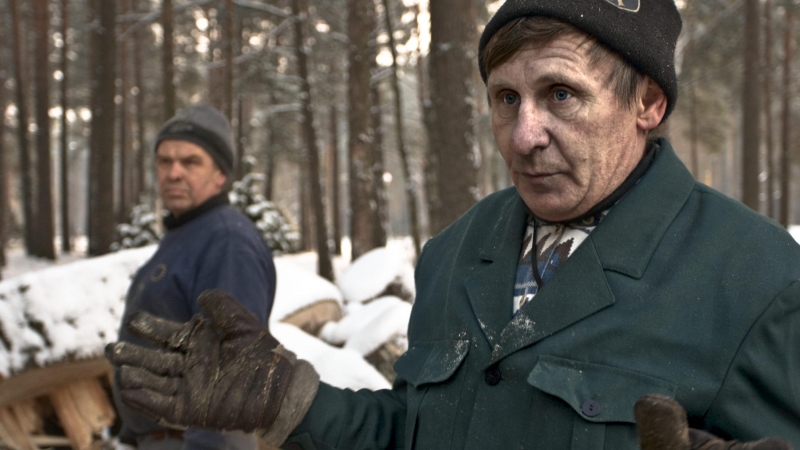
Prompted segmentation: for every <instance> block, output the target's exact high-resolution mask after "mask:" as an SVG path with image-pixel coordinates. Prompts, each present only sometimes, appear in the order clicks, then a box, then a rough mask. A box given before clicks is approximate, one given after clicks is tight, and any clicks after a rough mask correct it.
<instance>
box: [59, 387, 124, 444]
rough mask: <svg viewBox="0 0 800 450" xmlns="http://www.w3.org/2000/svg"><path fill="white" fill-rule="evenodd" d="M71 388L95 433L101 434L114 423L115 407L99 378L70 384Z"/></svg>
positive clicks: (79, 407)
mask: <svg viewBox="0 0 800 450" xmlns="http://www.w3.org/2000/svg"><path fill="white" fill-rule="evenodd" d="M70 390H71V393H72V398H73V399H74V400H75V403H76V404H77V405H78V409H79V410H80V412H81V414H82V415H83V418H84V421H86V423H87V424H89V426H90V427H91V429H92V433H93V434H99V433H100V432H101V431H102V430H103V428H105V427H108V426H111V424H113V423H114V417H116V413H115V412H114V407H113V406H112V405H111V401H110V400H109V399H108V395H106V391H105V390H104V389H103V386H101V385H100V382H99V381H98V380H97V378H90V379H86V380H81V381H77V382H75V383H73V384H71V385H70Z"/></svg>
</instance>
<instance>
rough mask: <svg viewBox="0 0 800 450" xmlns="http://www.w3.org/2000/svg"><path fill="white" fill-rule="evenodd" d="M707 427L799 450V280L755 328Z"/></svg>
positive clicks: (713, 406) (708, 416) (711, 410)
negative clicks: (779, 440)
mask: <svg viewBox="0 0 800 450" xmlns="http://www.w3.org/2000/svg"><path fill="white" fill-rule="evenodd" d="M705 427H706V428H707V429H708V430H709V431H711V432H712V433H714V434H717V435H720V436H724V437H727V438H735V439H739V440H756V439H760V438H763V437H766V436H772V437H779V438H783V439H786V440H788V441H789V442H791V443H792V444H793V445H794V447H795V448H800V281H796V282H794V283H793V284H791V285H790V286H789V287H788V288H786V289H785V290H784V291H783V292H781V293H780V294H779V295H778V296H777V297H775V299H773V301H772V302H771V303H770V305H769V306H768V307H767V309H766V310H765V311H764V312H763V313H762V315H761V317H759V319H758V320H757V321H756V322H755V323H754V324H753V326H752V328H751V329H750V331H749V332H748V334H747V336H746V337H745V339H744V341H743V342H742V344H741V346H740V348H739V350H738V351H737V353H736V356H735V357H734V359H733V362H732V364H731V366H730V368H729V369H728V373H727V375H726V376H725V379H724V381H723V383H722V386H721V388H720V390H719V392H718V393H717V396H716V398H715V399H714V401H713V403H712V404H711V407H710V408H709V411H708V413H707V414H706V418H705Z"/></svg>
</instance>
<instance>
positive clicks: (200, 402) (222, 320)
mask: <svg viewBox="0 0 800 450" xmlns="http://www.w3.org/2000/svg"><path fill="white" fill-rule="evenodd" d="M198 303H199V304H200V307H201V308H202V310H203V311H204V312H205V314H206V315H207V316H208V318H209V320H205V319H204V318H203V317H202V316H201V315H199V314H197V315H195V316H194V317H193V318H192V319H191V320H190V321H189V322H187V323H185V324H179V323H176V322H171V321H168V320H164V319H161V318H158V317H155V316H153V315H150V314H148V313H146V312H139V313H136V314H134V315H133V316H131V318H130V320H129V321H128V323H127V326H128V328H129V329H130V331H131V332H132V333H133V334H135V335H136V336H139V337H141V338H143V339H145V340H148V341H151V342H154V343H156V344H159V345H161V346H162V347H163V349H160V350H153V349H148V348H144V347H141V346H137V345H135V344H131V343H129V342H117V343H115V344H109V345H108V346H107V347H106V356H107V357H108V359H109V360H111V362H112V363H113V364H114V365H115V366H118V367H119V372H118V377H119V380H118V382H119V386H120V393H121V397H122V401H123V402H125V404H126V405H128V406H129V407H131V408H133V409H134V410H136V411H138V412H141V413H143V414H145V415H148V416H150V417H153V418H154V419H156V420H158V421H159V422H160V423H162V424H164V425H170V426H180V427H196V428H211V429H217V430H243V431H245V432H251V431H254V430H255V429H262V430H267V429H269V427H270V426H271V425H272V424H273V422H274V421H275V418H276V416H277V415H278V412H279V411H280V409H281V404H282V402H283V399H284V397H285V396H286V392H287V389H288V387H289V384H290V381H291V378H292V373H293V368H292V364H291V363H290V361H288V360H287V359H286V358H285V357H284V356H282V355H280V354H278V353H276V352H275V351H274V350H275V349H276V347H278V345H279V343H278V341H277V340H275V338H274V337H272V335H271V334H270V333H269V330H268V329H267V328H266V327H264V326H263V325H261V323H260V322H259V320H258V319H257V318H256V317H255V316H254V315H253V314H252V313H251V312H250V311H249V310H248V309H247V308H245V307H244V306H243V305H242V304H241V303H239V302H238V301H237V300H236V299H235V298H233V297H232V296H230V295H228V294H226V293H224V292H222V291H219V290H211V291H205V292H203V294H201V295H200V298H199V299H198Z"/></svg>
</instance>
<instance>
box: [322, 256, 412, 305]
mask: <svg viewBox="0 0 800 450" xmlns="http://www.w3.org/2000/svg"><path fill="white" fill-rule="evenodd" d="M337 284H338V286H339V289H341V291H342V294H343V295H344V298H345V300H346V301H347V303H366V302H369V301H371V300H374V299H376V298H378V297H381V296H386V295H393V296H395V297H400V298H402V299H403V300H406V301H408V302H411V303H413V302H414V296H415V294H416V291H415V289H414V266H412V265H411V262H410V261H409V259H408V255H406V254H404V253H401V252H400V251H397V250H394V249H391V248H386V247H380V248H376V249H373V250H370V251H369V252H367V253H365V254H363V255H361V257H360V258H358V259H356V260H355V261H353V263H352V264H351V265H350V267H348V268H347V269H346V270H345V271H344V273H342V276H340V277H339V279H338V280H337Z"/></svg>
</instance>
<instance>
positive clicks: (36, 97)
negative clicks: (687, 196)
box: [0, 0, 800, 279]
mask: <svg viewBox="0 0 800 450" xmlns="http://www.w3.org/2000/svg"><path fill="white" fill-rule="evenodd" d="M500 3H501V2H492V1H479V0H435V1H431V2H428V1H427V0H163V1H157V0H0V266H2V265H4V264H5V263H6V249H7V248H11V247H14V246H16V247H20V246H21V247H24V249H25V252H26V253H27V254H28V255H31V256H36V257H41V258H47V259H55V258H56V257H57V256H58V255H59V254H63V253H69V252H76V251H77V252H86V254H87V255H90V256H94V255H101V254H104V253H107V252H109V251H110V250H111V247H112V243H113V242H114V240H115V239H116V238H117V237H115V233H116V232H117V231H116V230H117V226H118V225H119V224H122V223H126V222H130V220H131V217H130V215H131V213H132V211H134V210H135V209H136V206H137V205H140V206H141V205H143V206H144V207H146V209H148V210H151V211H159V208H160V206H159V205H158V202H157V188H156V186H155V179H154V168H153V162H152V156H153V147H152V142H153V139H154V137H155V134H156V133H157V132H158V130H159V128H160V127H161V125H162V124H163V122H164V121H165V120H167V119H168V118H170V117H172V116H173V115H174V114H175V112H176V111H177V110H179V109H180V108H183V107H185V106H188V105H190V104H193V103H197V102H202V103H207V104H211V105H213V106H215V107H217V108H219V109H220V110H221V111H223V113H224V114H226V115H227V116H228V117H229V118H230V120H231V123H232V125H233V131H234V139H235V143H236V147H237V148H236V159H237V169H236V173H235V174H234V178H235V179H239V178H241V177H243V176H244V175H246V174H247V173H253V172H254V173H258V174H261V175H260V180H261V182H260V185H259V190H260V193H261V194H262V195H263V197H265V198H266V199H267V200H269V201H271V202H273V203H274V204H275V205H277V208H278V209H279V210H281V211H283V212H284V214H285V216H286V217H287V218H288V219H289V221H290V222H291V223H292V224H293V225H294V226H295V227H296V229H297V231H298V232H299V235H300V241H299V246H298V248H297V249H298V250H315V251H316V252H317V253H318V255H319V258H318V271H319V273H320V274H321V275H322V276H325V277H326V278H329V279H332V277H333V271H332V268H331V263H330V261H331V258H332V255H336V254H341V252H342V242H343V241H346V242H349V245H348V246H347V247H346V248H345V251H346V250H347V249H348V248H349V250H350V252H351V254H350V255H349V256H351V257H352V258H353V259H355V258H356V257H358V256H359V255H361V254H364V253H365V252H367V251H369V250H370V249H372V248H376V247H381V246H384V245H385V244H386V241H387V239H388V238H390V237H392V236H395V237H410V238H411V239H410V241H411V242H413V247H414V251H415V253H417V254H418V253H419V249H420V246H421V244H422V243H424V241H425V239H427V238H428V237H430V236H433V235H435V234H437V233H438V232H439V231H441V230H442V229H443V228H444V227H446V226H447V225H448V224H449V223H451V222H452V221H453V220H454V219H456V218H457V217H458V216H460V215H461V214H462V213H464V212H465V211H466V210H467V209H468V208H469V207H470V206H472V205H473V204H474V203H475V202H477V201H478V200H479V199H481V198H482V197H484V196H486V195H488V194H490V193H492V192H494V191H496V190H499V189H502V188H505V187H508V186H510V185H511V182H510V179H509V177H508V174H507V171H506V168H505V165H504V163H503V162H502V159H501V158H500V156H499V154H498V152H497V150H496V147H495V144H494V140H493V138H492V135H491V127H490V123H489V107H488V105H487V103H486V97H485V90H484V87H483V83H482V81H481V79H480V76H479V73H478V70H477V41H478V37H479V35H480V32H481V30H482V28H483V26H484V25H485V23H486V22H487V21H488V19H489V18H490V17H491V15H492V14H493V13H494V12H495V11H496V10H497V8H498V7H499V5H500ZM676 4H677V6H678V9H679V10H680V12H681V15H682V16H683V32H682V34H681V37H680V39H679V42H678V48H677V54H676V67H677V70H678V74H679V80H680V84H679V89H680V94H679V102H678V105H677V109H676V110H675V112H674V113H673V115H672V116H671V118H670V121H669V124H668V127H667V129H666V130H665V134H666V135H667V136H668V137H669V138H670V139H671V140H672V143H673V146H674V147H675V148H676V150H677V152H678V154H679V156H680V157H681V159H682V160H683V161H684V162H685V163H686V165H687V167H688V168H689V169H690V170H691V171H692V173H693V174H694V176H695V177H696V178H697V179H698V180H699V181H701V182H703V183H705V184H708V185H709V186H712V187H714V188H716V189H718V190H720V191H722V192H724V193H725V194H727V195H729V196H731V197H733V198H735V199H737V200H741V201H743V202H744V203H745V204H746V205H748V206H749V207H751V208H753V209H754V210H757V211H759V212H761V213H762V214H765V215H767V216H769V217H772V218H774V219H775V220H776V221H779V222H780V223H781V224H782V225H784V226H788V225H789V224H791V223H798V222H800V208H798V207H797V206H796V205H797V204H798V203H800V200H798V199H800V192H798V189H800V183H798V182H797V180H798V179H800V165H799V164H798V160H799V159H800V156H798V151H797V149H798V148H800V142H798V140H800V133H796V132H794V131H793V127H792V124H793V123H794V121H795V120H796V115H797V110H798V108H799V107H800V105H798V100H799V99H800V96H798V82H797V77H798V69H797V68H795V67H794V66H795V65H794V64H793V60H794V59H795V55H796V53H797V51H798V49H797V48H798V46H797V45H796V28H797V27H796V18H795V17H796V15H797V5H796V4H795V2H794V1H793V0H678V1H677V2H676ZM633 38H635V37H633ZM84 236H85V237H86V239H82V237H84ZM345 237H349V240H345V239H343V238H345ZM78 242H86V243H87V244H86V245H85V246H78V248H76V243H78ZM83 247H85V248H83Z"/></svg>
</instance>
